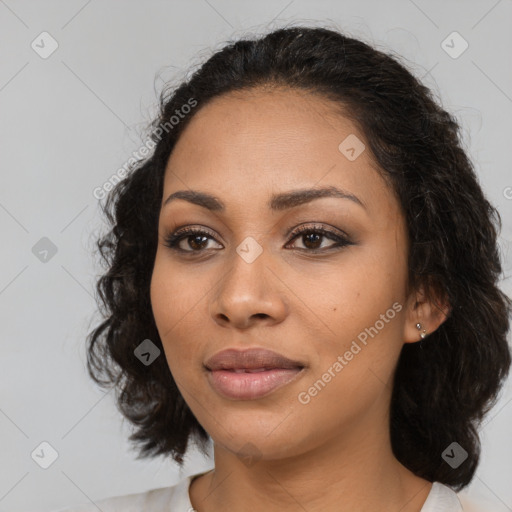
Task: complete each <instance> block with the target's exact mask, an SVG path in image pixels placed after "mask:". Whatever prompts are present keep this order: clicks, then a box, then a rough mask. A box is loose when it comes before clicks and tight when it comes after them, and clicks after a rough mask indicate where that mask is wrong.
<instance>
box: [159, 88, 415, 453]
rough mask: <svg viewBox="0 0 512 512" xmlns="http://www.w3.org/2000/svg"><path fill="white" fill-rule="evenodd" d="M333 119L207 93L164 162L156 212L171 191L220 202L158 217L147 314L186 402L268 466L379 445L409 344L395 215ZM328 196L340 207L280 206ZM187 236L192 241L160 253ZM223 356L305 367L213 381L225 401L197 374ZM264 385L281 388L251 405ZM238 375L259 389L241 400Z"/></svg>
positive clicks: (308, 102)
mask: <svg viewBox="0 0 512 512" xmlns="http://www.w3.org/2000/svg"><path fill="white" fill-rule="evenodd" d="M334 108H335V107H334V105H333V104H331V103H329V102H328V101H327V100H323V99H321V98H319V97H316V96H312V95H309V94H306V93H301V92H294V91H284V90H279V91H274V92H265V91H251V92H250V93H247V92H245V93H243V94H233V93H231V94H228V95H225V96H223V97H220V98H216V99H214V100H213V101H212V102H211V103H210V104H208V105H207V106H205V107H204V108H202V109H201V110H200V111H198V112H196V113H194V117H193V118H192V119H191V122H190V124H189V125H188V126H187V128H186V130H185V131H184V132H183V134H182V135H181V137H180V139H179V141H178V143H177V145H176V147H175V149H174V151H173V153H172V155H171V157H170V159H169V162H168V165H167V169H166V175H165V183H164V194H163V198H162V199H163V201H162V202H163V203H165V202H166V200H167V199H168V198H169V196H170V195H171V194H174V193H176V192H177V191H185V192H190V191H197V192H201V193H203V194H208V195H211V196H215V198H216V200H210V201H209V202H208V203H204V204H203V206H201V205H199V204H195V203H194V202H192V201H188V200H186V199H183V198H175V199H172V200H170V201H169V202H167V203H166V204H164V205H163V206H162V210H161V214H160V219H159V245H158V250H157V254H156V260H155V266H154V271H153V276H152V282H151V301H152V306H153V312H154V316H155V320H156V324H157V327H158V331H159V334H160V336H161V339H162V343H163V347H164V351H165V356H166V359H167V362H168V365H169V368H170V370H171V372H172V375H173V377H174V378H175V380H176V383H177V385H178V388H179V390H180V392H181V393H182V395H183V397H184V399H185V400H186V402H187V404H188V405H189V407H190V409H191V410H192V412H193V414H194V415H195V417H196V418H197V419H198V421H199V422H200V423H201V425H202V426H203V427H204V429H205V430H206V431H207V432H208V433H209V434H210V436H211V437H212V439H213V440H214V441H215V443H216V445H218V446H222V447H223V448H225V449H226V450H228V451H230V452H232V453H235V454H244V453H245V452H244V450H245V451H251V450H252V451H253V452H254V453H253V455H254V454H257V456H258V457H261V458H264V459H279V458H282V457H284V456H292V455H300V454H304V453H305V452H307V451H309V450H312V449H315V448H320V447H321V445H326V446H330V449H336V448H334V447H339V448H342V447H343V445H344V444H345V445H347V444H348V443H350V442H354V441H355V440H356V439H358V438H361V439H363V438H365V439H368V437H367V436H369V435H376V436H377V437H378V436H379V435H388V411H389V399H390V393H391V387H392V374H393V371H394V368H395V365H396V362H397V359H398V356H399V353H400V350H401V348H402V346H403V343H404V342H407V341H415V340H414V339H413V338H414V331H413V329H414V328H413V327H411V326H410V325H409V324H410V323H411V322H410V320H408V315H407V311H408V309H410V308H409V305H408V300H407V297H406V295H405V290H406V276H407V238H406V228H405V223H404V218H403V215H402V213H401V210H400V207H399V204H398V202H397V200H396V198H395V196H394V194H393V192H392V191H391V190H390V189H389V188H388V187H387V185H386V184H385V182H384V181H383V179H382V178H381V177H380V176H379V174H378V173H377V172H376V170H375V169H374V168H373V167H372V163H371V160H370V155H369V151H368V150H367V149H366V150H365V149H364V146H362V144H365V139H364V136H363V135H362V134H361V133H360V132H359V131H358V130H357V129H356V127H355V125H354V124H352V123H351V122H350V121H348V120H347V119H346V118H343V117H341V115H339V114H335V113H334ZM344 141H345V142H344ZM335 188H336V189H339V190H340V191H342V193H341V192H340V193H339V195H338V196H337V197H336V196H331V197H320V198H316V199H311V197H310V200H308V201H303V200H300V199H297V200H288V201H286V200H285V199H286V198H287V196H288V195H289V194H292V193H296V192H297V191H308V190H319V189H323V190H324V189H330V190H334V189H335ZM343 195H345V197H343ZM281 196H282V197H281ZM290 197H291V196H290ZM276 198H277V199H276ZM283 198H284V199H283ZM212 203H214V204H212ZM218 203H221V204H222V205H223V207H222V208H220V207H216V208H214V206H215V205H218ZM185 227H191V228H194V229H197V230H198V231H201V232H203V233H200V234H199V235H197V234H196V235H194V234H192V235H191V234H190V233H185V236H184V237H182V238H181V240H178V241H177V242H176V245H175V247H174V249H173V248H170V247H167V246H166V237H167V236H168V235H170V234H173V233H175V232H176V231H178V230H180V233H181V234H182V231H183V228H185ZM298 228H307V229H306V231H305V232H303V233H300V234H298V235H297V229H298ZM319 230H320V232H319ZM321 230H326V231H327V234H325V233H322V232H321ZM178 249H181V251H180V250H178ZM418 339H419V336H418ZM228 348H234V349H236V350H244V349H248V348H263V349H268V350H272V351H275V352H278V353H279V354H281V355H283V356H285V357H287V358H289V359H291V360H294V361H298V362H300V363H301V364H302V366H304V368H303V369H302V370H300V371H299V370H298V369H296V370H281V372H280V373H279V370H274V371H273V372H272V371H270V372H269V373H268V375H269V377H264V376H261V377H259V376H255V374H250V375H251V376H248V374H243V375H242V376H241V375H240V374H236V375H235V374H234V372H232V371H231V372H229V373H230V374H231V375H227V376H226V375H225V374H226V373H227V371H225V372H220V373H218V374H217V375H220V376H219V377H218V379H219V380H221V381H222V380H223V379H224V378H225V379H226V381H228V382H231V384H230V386H231V387H230V389H231V390H232V391H233V389H234V393H235V395H226V394H225V393H223V392H222V389H220V390H219V389H217V388H216V387H215V386H214V385H213V384H212V382H213V379H212V372H210V371H209V370H207V369H206V368H205V364H206V362H207V360H208V359H209V358H211V357H212V356H213V355H214V354H216V353H217V352H220V351H222V350H224V349H228ZM222 375H224V377H223V376H222ZM276 375H277V377H281V376H283V375H284V376H285V378H287V377H288V380H287V381H284V382H286V383H284V384H283V383H282V382H281V381H280V382H281V385H280V387H277V388H276V389H274V390H273V391H271V392H268V393H266V394H263V396H262V395H261V393H260V395H257V393H256V391H255V390H256V389H260V388H258V382H260V383H261V381H262V380H263V381H268V380H269V379H270V380H271V379H272V378H273V377H272V376H274V377H276ZM230 379H231V380H230ZM244 379H247V381H246V382H248V380H249V379H256V380H257V381H258V382H256V383H253V384H252V385H251V384H247V386H249V388H244V389H245V391H246V394H245V395H244V394H243V393H242V388H240V384H237V382H238V383H239V382H240V381H241V380H244ZM258 379H259V380H258ZM237 386H238V387H237ZM252 386H254V387H252ZM237 390H238V391H237ZM252 391H254V393H253V395H254V396H253V395H251V392H252ZM237 393H238V394H237ZM255 393H256V394H255ZM374 438H375V437H374ZM249 447H250V448H249Z"/></svg>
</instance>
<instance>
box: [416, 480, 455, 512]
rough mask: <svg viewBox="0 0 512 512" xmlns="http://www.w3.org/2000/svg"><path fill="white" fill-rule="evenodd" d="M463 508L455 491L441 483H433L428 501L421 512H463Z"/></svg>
mask: <svg viewBox="0 0 512 512" xmlns="http://www.w3.org/2000/svg"><path fill="white" fill-rule="evenodd" d="M462 511H463V508H462V505H461V503H460V501H459V498H458V497H457V494H456V493H455V491H453V490H452V489H450V488H449V487H448V486H447V485H444V484H442V483H440V482H433V484H432V489H431V490H430V493H429V495H428V496H427V500H426V501H425V503H424V504H423V507H422V508H421V511H420V512H462Z"/></svg>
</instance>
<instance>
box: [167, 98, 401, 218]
mask: <svg viewBox="0 0 512 512" xmlns="http://www.w3.org/2000/svg"><path fill="white" fill-rule="evenodd" d="M365 147H366V148H367V147H368V144H367V142H366V140H365V137H364V134H362V133H361V131H360V130H359V129H358V128H357V127H356V125H355V124H354V123H353V122H352V121H351V120H350V119H348V118H347V117H344V116H343V115H342V113H341V109H340V107H339V106H338V104H336V103H334V102H331V101H330V100H328V99H325V98H323V97H321V96H319V95H313V94H311V93H308V92H305V91H296V90H293V89H291V90H286V89H284V90H283V89H277V90H250V91H237V92H235V93H229V94H226V95H223V96H220V97H217V98H215V99H213V100H212V101H211V102H210V103H208V104H207V105H206V106H204V107H202V108H201V109H200V110H199V111H197V112H196V113H195V114H194V116H193V118H192V119H191V120H190V123H189V124H188V126H187V127H186V128H185V130H184V131H183V133H182V134H181V136H180V138H179V140H178V142H177V144H176V146H175V148H174V150H173V152H172V154H171V156H170V158H169V161H168V163H167V168H166V175H165V182H164V199H165V197H167V196H168V195H169V194H171V193H172V192H174V191H176V190H183V189H187V188H189V189H195V190H202V191H205V192H210V193H214V194H215V195H218V196H221V197H222V198H223V200H225V201H224V202H226V203H228V204H229V203H230V202H232V203H236V202H244V201H245V203H246V204H247V201H248V200H249V199H251V200H254V201H256V200H257V199H258V198H259V199H261V203H262V204H263V203H264V204H265V205H266V204H267V199H268V197H269V196H270V195H271V194H272V193H275V192H281V191H289V190H293V189H297V188H313V187H324V186H329V185H333V186H338V187H340V188H343V189H345V190H348V191H349V192H351V193H353V194H355V195H357V196H358V197H360V198H361V199H362V201H363V202H365V203H366V204H368V205H369V206H370V204H372V205H373V208H374V209H375V210H376V211H377V210H379V209H380V210H381V211H382V208H383V207H387V208H388V209H390V208H393V207H395V208H396V206H397V205H396V200H395V198H394V194H393V193H392V191H391V190H390V189H389V187H388V186H387V185H386V183H385V182H384V180H383V178H382V177H381V176H380V174H379V173H378V172H377V171H376V168H377V167H376V164H375V162H374V160H373V159H372V157H371V155H370V154H369V151H368V150H367V149H365ZM351 148H354V152H350V150H351ZM347 149H349V153H346V150H347ZM354 154H355V155H356V158H355V159H354V158H353V155H354ZM347 155H348V156H350V158H348V157H347Z"/></svg>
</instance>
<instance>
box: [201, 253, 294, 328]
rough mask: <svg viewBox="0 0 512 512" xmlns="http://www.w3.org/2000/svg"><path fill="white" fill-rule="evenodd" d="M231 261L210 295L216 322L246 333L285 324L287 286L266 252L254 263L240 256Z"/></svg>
mask: <svg viewBox="0 0 512 512" xmlns="http://www.w3.org/2000/svg"><path fill="white" fill-rule="evenodd" d="M229 260H230V261H226V270H225V271H223V276H222V277H221V279H220V281H219V282H218V284H217V286H216V287H215V289H214V291H213V292H212V294H211V295H210V305H209V308H210V315H211V316H212V318H213V320H214V321H215V322H216V323H217V324H218V325H220V326H222V327H229V326H231V327H235V328H237V329H242V330H245V329H249V328H250V327H252V326H254V325H256V324H264V325H266V326H270V325H274V324H278V323H280V322H282V321H283V320H284V318H286V315H287V314H288V302H287V300H286V295H285V291H286V286H284V285H283V283H282V278H281V279H280V278H279V276H278V275H277V273H276V271H275V270H274V269H272V268H270V265H269V264H268V263H269V261H268V259H267V258H266V254H265V251H263V253H262V254H260V255H259V256H258V257H257V258H256V259H255V260H254V261H252V262H250V263H249V262H248V261H246V260H244V258H242V257H241V256H240V255H239V254H238V253H236V252H234V253H233V257H232V258H230V259H229Z"/></svg>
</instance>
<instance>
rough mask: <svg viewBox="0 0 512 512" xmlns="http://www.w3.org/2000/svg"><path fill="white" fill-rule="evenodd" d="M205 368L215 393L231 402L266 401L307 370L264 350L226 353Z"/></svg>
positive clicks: (215, 357) (219, 355)
mask: <svg viewBox="0 0 512 512" xmlns="http://www.w3.org/2000/svg"><path fill="white" fill-rule="evenodd" d="M204 366H205V368H206V369H207V370H208V371H207V376H208V381H209V383H210V385H211V386H212V388H213V390H214V391H215V392H217V393H218V394H219V395H221V396H222V397H224V398H229V399H232V400H255V399H258V398H263V397H265V396H267V395H269V394H270V393H273V392H274V391H276V390H277V389H279V388H281V387H283V386H285V385H286V384H289V383H291V382H292V381H294V380H296V379H297V378H299V376H300V375H302V374H303V373H304V370H305V367H306V365H305V364H304V363H303V362H301V361H295V360H292V359H289V358H287V357H285V356H283V355H282V354H279V353H277V352H274V351H272V350H266V349H261V348H253V349H247V350H242V351H241V350H237V349H227V350H223V351H222V352H218V353H217V354H215V355H214V356H213V357H211V358H210V359H208V360H207V361H206V363H205V365H204Z"/></svg>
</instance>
